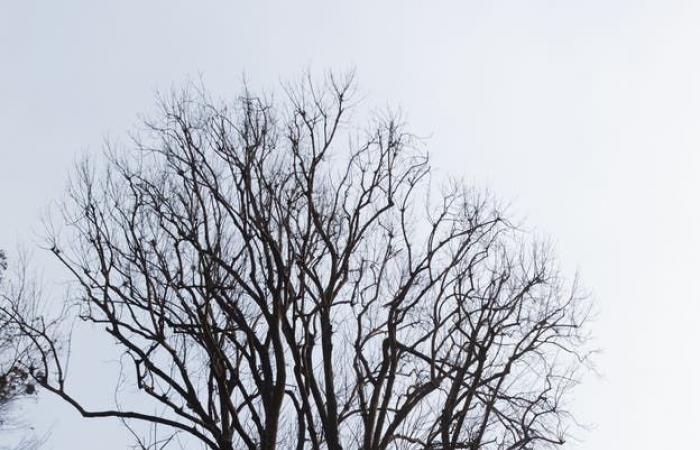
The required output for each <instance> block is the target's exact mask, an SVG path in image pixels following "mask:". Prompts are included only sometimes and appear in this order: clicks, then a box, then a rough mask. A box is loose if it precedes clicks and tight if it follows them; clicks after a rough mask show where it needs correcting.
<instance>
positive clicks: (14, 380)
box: [0, 250, 39, 450]
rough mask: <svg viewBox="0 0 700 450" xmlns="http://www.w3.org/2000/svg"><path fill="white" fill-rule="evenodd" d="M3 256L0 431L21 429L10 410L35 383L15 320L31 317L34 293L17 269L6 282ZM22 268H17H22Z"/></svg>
mask: <svg viewBox="0 0 700 450" xmlns="http://www.w3.org/2000/svg"><path fill="white" fill-rule="evenodd" d="M7 267H8V265H7V256H6V254H5V252H4V251H3V250H0V432H2V433H6V432H10V431H13V430H16V429H17V428H20V429H21V428H22V426H21V423H18V421H17V420H16V419H14V418H13V414H12V407H13V406H14V405H15V403H16V402H17V401H18V400H20V399H23V398H28V397H33V396H35V395H36V382H35V380H34V379H33V378H32V377H31V376H30V370H31V369H30V368H31V367H32V365H31V364H30V361H31V360H32V359H33V358H32V355H34V356H36V353H35V352H33V351H32V349H33V343H32V342H31V340H29V339H27V336H26V335H23V334H22V333H21V330H20V327H18V324H17V321H16V320H15V318H16V317H18V316H22V317H30V316H32V315H34V311H33V310H34V305H35V301H34V300H35V299H36V298H37V297H36V292H35V290H34V288H33V285H32V284H31V283H29V282H28V281H27V278H26V276H25V273H26V272H25V271H24V270H19V271H18V273H17V276H16V277H14V278H13V279H12V282H6V280H5V277H4V275H5V274H6V271H7ZM23 267H24V265H20V268H23ZM18 439H20V441H19V442H18V443H17V444H16V445H15V446H14V447H11V448H14V449H15V450H29V449H34V448H36V447H38V444H39V441H38V440H37V439H35V438H33V437H24V438H21V437H20V436H18ZM6 448H7V447H5V446H0V449H3V450H4V449H6Z"/></svg>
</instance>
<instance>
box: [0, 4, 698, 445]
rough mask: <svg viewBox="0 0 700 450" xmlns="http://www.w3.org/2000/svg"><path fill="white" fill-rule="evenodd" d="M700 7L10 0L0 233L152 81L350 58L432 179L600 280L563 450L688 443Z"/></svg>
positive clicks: (78, 371) (101, 424)
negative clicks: (486, 198) (459, 182)
mask: <svg viewBox="0 0 700 450" xmlns="http://www.w3.org/2000/svg"><path fill="white" fill-rule="evenodd" d="M334 3H338V5H332V4H334ZM698 24H700V3H698V2H693V1H686V2H681V1H673V0H656V1H651V0H650V1H643V0H629V1H623V0H601V1H596V0H586V1H580V0H571V1H563V0H562V1H554V0H550V1H544V0H542V1H536V0H533V1H525V0H515V1H454V2H440V1H432V2H413V1H394V2H388V1H386V2H385V1H374V2H371V1H353V2H342V4H340V2H330V1H317V2H311V1H291V2H290V1H279V2H277V3H275V2H269V1H268V2H264V1H256V2H252V1H249V2H242V1H226V2H224V1H221V2H214V1H196V2H195V1H191V2H184V1H172V0H170V1H147V2H144V1H131V0H130V1H119V2H95V1H88V0H85V1H68V0H63V1H60V2H57V1H45V2H38V1H28V0H24V1H17V2H11V1H10V0H0V248H3V247H4V248H8V249H10V250H12V249H14V248H16V246H17V245H18V244H20V243H24V244H25V246H26V245H31V240H32V239H33V236H34V233H33V231H37V232H38V231H40V230H41V227H40V223H39V220H38V219H39V218H40V215H41V213H42V211H43V210H44V209H45V207H46V205H47V203H48V202H49V201H50V200H52V199H57V198H60V196H61V193H62V190H63V188H64V186H65V184H66V177H67V172H68V170H69V168H70V166H71V164H72V162H73V161H74V160H75V159H76V158H77V156H78V155H80V154H84V153H98V152H99V151H100V148H101V145H102V142H103V138H104V137H105V136H112V137H120V136H124V133H125V132H127V131H129V130H130V129H132V128H133V126H134V125H135V124H136V123H137V115H138V114H140V113H144V112H148V111H149V110H151V109H152V105H153V99H154V95H153V94H154V92H155V90H157V89H161V90H167V89H169V88H171V87H173V86H175V87H177V86H181V85H182V84H183V83H184V82H186V81H187V80H188V79H192V78H194V79H197V78H198V77H199V76H200V74H201V76H202V78H203V80H204V83H205V84H206V86H207V87H208V89H209V90H210V91H211V92H212V93H213V94H216V95H232V94H235V93H237V92H238V90H239V87H240V80H241V75H242V74H243V72H245V73H246V76H247V78H248V80H249V81H250V84H251V85H252V86H253V87H254V88H255V87H264V88H267V89H269V90H273V89H275V88H277V87H278V82H279V80H280V79H287V80H288V79H293V78H294V77H296V76H298V75H299V74H300V72H301V71H302V70H303V69H305V68H311V69H312V70H313V71H316V73H321V71H323V70H326V69H343V68H348V67H355V68H356V69H357V73H358V76H359V82H360V88H361V90H362V92H363V93H365V94H366V95H367V98H368V102H367V103H366V105H368V106H377V105H378V106H380V107H383V106H384V105H390V106H396V107H401V110H402V111H403V112H404V115H405V117H406V118H407V120H408V122H409V124H410V128H411V130H412V131H414V132H415V133H416V134H418V135H421V136H429V138H428V140H427V147H428V148H429V149H430V151H431V153H432V155H433V158H434V163H435V165H436V166H437V167H438V168H439V172H438V173H439V174H440V175H447V174H450V175H456V176H464V177H465V178H466V179H467V180H470V181H471V182H473V183H475V184H477V185H482V186H488V187H489V188H490V189H491V190H492V191H494V192H495V193H496V194H497V195H498V196H499V197H500V198H502V199H505V200H507V201H512V203H513V205H514V208H513V210H514V211H515V212H517V213H518V214H520V215H522V216H525V217H526V218H527V223H528V224H529V225H530V226H531V227H533V228H534V229H537V230H540V231H541V232H543V233H545V234H547V235H548V236H550V237H551V238H552V240H553V241H554V242H555V244H556V247H557V251H558V254H559V256H560V258H561V260H562V262H563V265H564V267H565V268H567V269H568V270H569V271H570V273H572V272H573V271H574V270H576V269H578V270H579V271H580V274H581V276H582V278H583V280H584V282H585V284H586V286H587V287H588V288H589V289H590V290H591V291H592V292H593V293H594V297H595V299H596V301H597V307H598V310H599V318H598V320H597V322H596V323H595V327H594V332H595V335H596V338H597V342H598V345H599V346H600V347H602V348H603V349H604V353H603V354H602V355H601V356H600V357H598V367H599V370H600V371H601V372H602V373H603V378H601V379H595V378H594V377H593V378H591V379H590V380H588V381H587V382H586V384H584V385H583V386H582V387H581V388H580V389H578V391H576V395H575V398H574V402H573V410H574V412H575V413H576V414H577V416H578V417H579V418H580V419H581V420H582V421H583V422H586V423H593V424H595V425H596V426H595V427H594V428H593V429H592V430H591V431H590V432H588V433H583V434H582V437H583V438H584V442H583V443H580V444H577V443H572V444H571V445H569V446H568V448H571V449H579V450H592V449H635V450H636V449H662V448H663V449H690V448H697V433H696V428H697V423H698V419H700V412H698V407H699V406H700V403H699V401H700V379H699V378H698V377H699V376H700V363H698V355H699V353H700V352H698V345H697V344H698V343H699V342H700V326H698V318H699V317H700V316H699V315H698V312H700V305H698V300H699V299H698V297H699V295H698V294H700V289H698V287H697V281H696V280H697V278H698V270H697V269H698V258H697V255H698V250H700V238H699V233H698V226H699V225H700V204H699V203H698V201H697V193H698V191H699V190H700V180H699V179H698V176H697V174H698V169H700V157H699V156H698V150H699V149H700V127H698V122H699V121H700V90H699V89H700V84H699V83H700V52H699V51H698V47H699V45H700V27H698ZM35 259H36V261H37V263H38V264H39V265H40V266H44V265H45V264H46V262H45V261H46V255H45V254H43V253H42V252H40V251H36V252H35ZM46 267H47V269H46V270H45V272H46V274H47V277H46V278H47V282H48V285H49V289H48V293H49V294H52V295H54V297H55V300H56V301H58V300H59V299H60V290H61V288H60V287H59V288H56V289H54V288H53V285H51V284H50V282H51V281H52V280H54V279H55V276H54V274H55V269H54V268H52V266H50V265H47V266H46ZM97 342H98V343H93V341H82V342H76V344H77V352H78V353H79V354H82V355H89V356H83V357H82V358H81V357H80V356H79V355H78V356H76V358H75V360H74V364H73V365H72V368H71V375H70V376H71V377H72V378H73V380H72V383H73V386H74V387H75V388H76V389H77V390H78V392H80V393H81V397H83V398H86V399H88V400H89V401H88V403H90V404H91V405H94V406H95V407H99V406H100V403H102V404H107V402H109V401H110V399H111V396H112V393H111V391H109V390H107V391H105V389H104V387H102V386H103V385H105V386H108V385H109V383H106V384H105V383H103V384H100V385H98V384H95V385H94V386H90V385H91V384H93V381H94V380H95V379H97V382H99V381H100V380H103V377H102V374H109V373H111V372H110V370H113V369H114V362H109V361H107V360H106V359H105V358H104V357H103V356H102V354H100V353H98V352H99V351H100V346H101V345H104V343H99V342H100V341H97ZM110 364H111V366H110ZM103 381H104V380H103ZM29 414H30V416H29V417H28V418H29V420H35V421H36V423H37V424H38V426H39V428H40V429H42V430H45V429H47V427H49V426H51V428H52V434H51V437H50V440H49V441H48V444H47V446H46V448H47V449H55V450H63V449H76V450H81V449H86V450H87V449H95V448H100V449H105V450H117V449H119V450H121V449H123V448H125V445H126V443H127V442H129V440H128V439H129V437H128V435H127V434H126V433H125V432H124V431H123V430H122V428H121V427H120V426H119V425H118V424H116V423H114V422H111V421H109V420H107V421H105V420H87V419H81V418H79V417H78V415H77V414H76V413H74V412H73V411H72V410H70V409H69V408H68V407H67V406H62V405H61V404H60V403H59V402H56V401H52V400H45V399H44V400H41V401H40V402H39V404H38V405H37V407H35V408H32V409H31V410H30V412H29ZM2 439H3V438H2V436H0V444H2Z"/></svg>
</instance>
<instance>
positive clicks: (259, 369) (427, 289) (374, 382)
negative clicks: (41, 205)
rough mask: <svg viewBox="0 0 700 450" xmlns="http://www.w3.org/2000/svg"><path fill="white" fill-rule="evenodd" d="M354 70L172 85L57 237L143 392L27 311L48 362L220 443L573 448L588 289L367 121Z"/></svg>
mask: <svg viewBox="0 0 700 450" xmlns="http://www.w3.org/2000/svg"><path fill="white" fill-rule="evenodd" d="M353 86H354V85H353V82H352V79H351V77H347V78H343V79H342V80H339V79H338V78H337V77H332V76H331V77H329V78H328V79H327V80H326V81H325V82H324V83H322V85H321V86H320V87H319V85H318V84H314V83H312V82H311V81H309V80H308V79H307V80H305V81H303V82H301V83H299V84H298V85H295V86H293V87H289V88H287V89H286V93H287V97H286V98H287V101H286V102H283V103H282V104H274V103H273V102H271V101H267V100H266V99H264V98H261V97H257V96H254V95H252V94H250V93H249V92H247V91H246V92H245V93H244V95H242V96H241V97H240V98H239V99H238V100H237V101H236V102H234V103H233V104H230V105H225V104H224V105H221V104H216V103H215V102H213V101H211V100H209V98H208V97H207V96H206V95H204V94H201V93H198V94H196V95H191V94H188V93H184V94H177V95H173V96H172V97H170V98H168V99H166V100H163V101H161V106H162V109H161V111H162V117H160V118H159V119H158V120H157V121H152V122H147V123H146V125H147V126H146V128H147V130H146V131H145V132H144V133H142V134H141V135H140V137H138V138H137V139H136V140H135V142H136V145H135V147H136V150H135V151H128V152H124V151H110V152H108V157H107V162H106V166H105V168H104V169H95V168H94V167H93V165H92V164H88V163H85V164H83V165H81V166H80V167H79V169H78V170H77V172H76V178H75V180H74V181H75V182H74V185H73V187H72V189H71V191H70V200H69V201H68V202H67V205H66V207H65V223H66V224H67V233H66V234H65V236H63V237H60V236H55V237H54V239H53V240H52V243H51V246H52V249H51V250H52V252H53V254H54V255H55V256H56V257H57V258H58V259H59V260H60V261H61V262H62V263H63V264H64V265H65V267H66V268H67V269H68V270H69V271H70V273H71V274H72V277H73V278H74V280H75V282H76V286H77V290H76V291H75V296H74V299H73V300H70V299H69V300H70V301H74V302H76V303H77V304H78V305H79V306H80V315H81V317H82V318H83V319H84V320H86V321H88V322H91V323H93V324H94V325H96V327H95V332H98V331H103V332H106V333H108V334H109V335H110V336H111V337H112V338H113V339H114V340H115V341H116V343H117V344H118V346H119V347H120V348H121V349H122V351H123V353H124V355H125V356H127V357H128V360H129V361H130V363H129V364H128V365H127V367H129V370H128V371H125V372H124V373H123V377H124V380H126V381H127V382H129V383H131V386H133V387H136V388H138V390H139V392H141V393H142V397H141V398H142V400H141V401H140V402H136V403H134V405H133V407H129V406H128V405H126V404H125V402H126V400H124V403H123V402H121V401H120V402H119V403H118V406H115V407H113V408H111V409H92V408H91V407H89V406H86V405H84V404H83V403H82V402H80V401H78V400H77V399H76V398H75V397H74V396H73V394H72V393H71V392H68V389H66V384H65V367H64V365H63V364H62V359H61V357H60V351H59V350H58V349H57V347H56V340H55V339H54V338H53V336H52V334H51V329H50V327H46V326H44V325H41V326H36V325H33V324H31V323H29V321H27V320H24V321H22V320H21V319H20V320H19V322H21V323H22V325H23V326H24V332H25V333H27V334H28V335H30V336H31V337H32V339H34V342H35V343H36V345H37V348H38V349H40V350H41V352H42V358H40V359H39V360H38V362H39V364H37V366H36V367H32V370H31V373H32V375H33V376H34V379H35V380H36V381H37V382H38V383H39V384H40V385H41V386H43V388H45V389H46V390H48V391H50V392H53V393H54V394H56V395H58V396H60V397H61V398H63V399H64V400H65V401H67V402H68V403H70V404H71V405H72V406H74V407H75V408H76V409H77V410H78V411H79V412H80V413H81V414H82V415H83V416H85V417H115V418H120V419H122V420H125V421H126V422H127V423H128V424H133V423H134V422H138V421H141V422H146V423H149V424H153V425H157V426H158V427H159V428H160V429H169V430H172V432H174V433H181V434H184V435H189V436H191V437H194V438H195V439H196V440H198V441H200V442H201V443H203V444H204V445H205V446H207V447H208V448H212V449H218V450H231V449H234V448H236V449H238V448H247V449H251V450H252V449H273V448H296V449H303V448H312V449H332V450H338V449H341V448H344V449H366V450H370V449H372V450H375V449H387V448H392V449H393V448H425V449H428V448H440V449H471V450H476V449H504V450H505V449H532V448H549V447H557V446H560V445H562V444H563V443H564V438H565V436H566V435H567V430H568V427H569V426H570V424H571V418H570V417H569V414H568V413H567V409H566V403H565V402H566V399H567V396H566V394H567V392H568V391H569V389H570V388H571V387H572V386H573V385H574V384H575V383H576V381H577V373H578V370H579V369H580V367H581V365H582V362H583V361H584V358H585V356H586V355H585V348H586V345H585V344H586V340H585V337H586V335H585V333H584V331H585V330H584V329H583V328H582V327H583V326H584V325H585V321H586V319H587V314H588V305H589V303H588V301H587V300H586V299H585V298H584V297H582V296H581V295H580V294H579V292H578V290H577V288H576V286H575V283H567V282H566V281H565V280H563V279H562V277H560V275H559V273H558V271H557V269H556V264H555V261H553V259H552V257H551V255H550V253H549V251H548V249H547V246H545V245H542V244H538V243H537V242H536V241H535V240H533V239H532V237H531V236H530V235H529V234H528V233H526V232H524V231H522V230H520V229H519V228H518V227H516V226H515V225H513V224H512V223H511V222H509V220H508V219H507V218H506V217H504V216H503V215H502V213H501V212H500V210H499V209H498V207H497V204H496V203H495V202H494V201H493V199H492V198H491V197H490V196H488V195H485V194H480V193H478V192H476V191H473V190H470V189H467V188H465V187H464V186H462V185H461V184H460V183H458V182H448V183H444V185H443V186H441V187H440V188H439V189H432V188H431V183H430V182H429V176H430V168H429V161H428V158H427V155H426V154H424V153H423V152H421V151H420V150H419V146H418V145H417V143H416V142H415V139H413V138H412V137H411V135H410V134H408V133H406V132H405V131H404V129H403V126H402V124H401V123H400V122H399V121H397V120H396V118H394V117H392V116H389V117H378V118H375V119H374V120H373V121H371V123H370V125H369V126H368V127H367V129H366V130H364V131H359V130H358V129H357V128H354V127H353V126H352V124H351V123H350V121H349V120H347V119H348V117H349V115H348V111H349V109H352V108H353V100H352V99H353ZM146 398H148V399H150V400H148V401H146V400H143V399H146ZM154 404H157V405H159V406H160V408H161V409H160V410H159V412H158V413H152V412H149V411H152V409H149V408H147V407H145V406H144V405H154ZM168 442H169V441H168ZM141 445H142V446H143V447H147V446H148V445H149V444H147V443H145V442H144V443H142V444H141ZM161 446H162V444H161Z"/></svg>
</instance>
